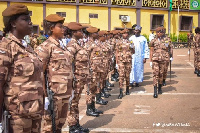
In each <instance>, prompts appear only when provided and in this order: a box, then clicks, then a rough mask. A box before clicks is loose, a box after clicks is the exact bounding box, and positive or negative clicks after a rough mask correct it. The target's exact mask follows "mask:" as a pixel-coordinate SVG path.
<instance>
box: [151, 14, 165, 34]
mask: <svg viewBox="0 0 200 133" xmlns="http://www.w3.org/2000/svg"><path fill="white" fill-rule="evenodd" d="M150 23H151V26H150V30H156V28H157V27H159V26H162V25H163V23H164V15H163V14H151V21H150Z"/></svg>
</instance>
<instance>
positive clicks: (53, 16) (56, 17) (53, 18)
mask: <svg viewBox="0 0 200 133" xmlns="http://www.w3.org/2000/svg"><path fill="white" fill-rule="evenodd" d="M45 20H46V21H49V22H62V23H63V22H64V21H65V18H63V17H61V16H59V15H58V14H50V15H48V16H47V17H46V18H45Z"/></svg>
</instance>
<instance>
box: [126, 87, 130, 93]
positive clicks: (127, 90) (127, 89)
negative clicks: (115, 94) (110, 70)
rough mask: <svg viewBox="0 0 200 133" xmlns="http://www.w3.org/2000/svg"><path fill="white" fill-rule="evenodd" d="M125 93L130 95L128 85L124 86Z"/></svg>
mask: <svg viewBox="0 0 200 133" xmlns="http://www.w3.org/2000/svg"><path fill="white" fill-rule="evenodd" d="M126 95H130V93H129V86H126Z"/></svg>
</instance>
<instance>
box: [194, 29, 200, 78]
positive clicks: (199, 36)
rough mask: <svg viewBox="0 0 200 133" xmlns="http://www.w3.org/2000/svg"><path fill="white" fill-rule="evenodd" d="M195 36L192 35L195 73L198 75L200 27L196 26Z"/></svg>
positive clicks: (199, 68) (199, 75) (199, 69)
mask: <svg viewBox="0 0 200 133" xmlns="http://www.w3.org/2000/svg"><path fill="white" fill-rule="evenodd" d="M195 33H196V35H195V37H194V51H195V54H196V55H195V61H196V70H197V72H196V74H197V77H200V28H199V27H197V28H196V29H195Z"/></svg>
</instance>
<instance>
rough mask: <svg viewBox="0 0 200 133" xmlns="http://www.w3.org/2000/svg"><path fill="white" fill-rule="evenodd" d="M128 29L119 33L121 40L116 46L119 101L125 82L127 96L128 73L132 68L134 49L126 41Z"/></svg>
mask: <svg viewBox="0 0 200 133" xmlns="http://www.w3.org/2000/svg"><path fill="white" fill-rule="evenodd" d="M128 32H129V31H128V29H125V30H123V31H121V34H122V38H121V39H120V42H119V43H117V44H116V59H117V60H116V63H117V66H118V72H119V88H120V94H119V96H118V98H119V99H122V97H123V82H124V80H125V81H126V95H129V82H130V72H131V68H132V54H134V47H133V45H131V44H130V43H129V41H128Z"/></svg>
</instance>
